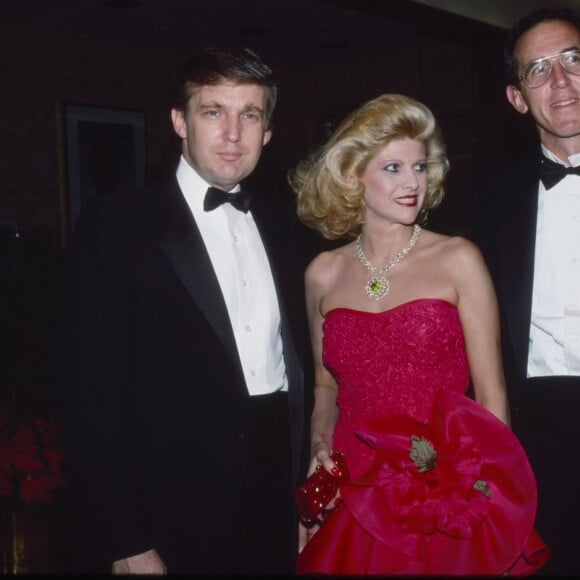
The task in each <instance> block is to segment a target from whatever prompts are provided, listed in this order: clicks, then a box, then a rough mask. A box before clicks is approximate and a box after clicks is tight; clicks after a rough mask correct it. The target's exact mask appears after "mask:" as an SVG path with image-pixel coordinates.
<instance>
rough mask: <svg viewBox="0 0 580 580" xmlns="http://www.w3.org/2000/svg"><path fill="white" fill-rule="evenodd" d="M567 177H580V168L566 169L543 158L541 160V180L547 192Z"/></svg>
mask: <svg viewBox="0 0 580 580" xmlns="http://www.w3.org/2000/svg"><path fill="white" fill-rule="evenodd" d="M566 175H580V166H578V167H566V166H565V165H562V164H561V163H555V162H554V161H552V160H551V159H548V158H547V157H543V156H542V158H541V160H540V179H541V180H542V182H543V184H544V187H545V188H546V189H547V190H548V189H550V188H552V187H554V185H556V184H557V183H558V182H559V181H561V180H562V179H564V177H566Z"/></svg>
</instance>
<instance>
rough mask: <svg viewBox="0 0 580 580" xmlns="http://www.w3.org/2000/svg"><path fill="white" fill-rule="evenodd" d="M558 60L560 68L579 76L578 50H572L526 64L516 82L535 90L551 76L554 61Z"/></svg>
mask: <svg viewBox="0 0 580 580" xmlns="http://www.w3.org/2000/svg"><path fill="white" fill-rule="evenodd" d="M555 59H558V60H559V61H560V64H561V65H562V68H563V69H564V70H566V71H567V72H569V73H570V74H573V75H580V50H579V49H577V48H572V49H571V50H565V51H564V52H559V53H558V54H554V55H552V56H545V57H543V58H538V59H537V60H533V61H532V62H530V63H529V64H527V65H526V66H525V68H524V70H523V72H522V74H520V76H519V77H518V80H520V81H522V82H523V83H524V84H525V85H526V86H527V87H529V88H530V89H537V88H539V87H541V86H542V85H545V84H546V83H547V82H548V79H549V78H550V75H551V74H552V69H553V68H554V64H553V63H554V60H555Z"/></svg>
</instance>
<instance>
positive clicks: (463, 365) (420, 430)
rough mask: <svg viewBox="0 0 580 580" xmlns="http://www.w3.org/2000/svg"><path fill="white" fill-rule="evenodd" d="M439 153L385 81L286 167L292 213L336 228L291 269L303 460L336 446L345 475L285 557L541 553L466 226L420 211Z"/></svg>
mask: <svg viewBox="0 0 580 580" xmlns="http://www.w3.org/2000/svg"><path fill="white" fill-rule="evenodd" d="M447 168H448V161H447V158H446V153H445V146H444V143H443V140H442V137H441V134H440V131H439V129H438V127H437V124H436V122H435V119H434V117H433V115H432V113H431V111H430V110H429V109H428V108H427V107H426V106H424V105H423V104H422V103H419V102H418V101H416V100H414V99H411V98H409V97H406V96H403V95H395V94H387V95H382V96H380V97H378V98H376V99H374V100H372V101H370V102H368V103H366V104H364V105H362V106H361V107H360V108H359V109H357V110H355V111H354V112H352V113H351V114H350V115H349V116H348V117H347V118H346V119H345V120H344V121H343V122H342V123H341V125H340V126H339V127H338V128H337V129H336V131H335V133H334V134H333V135H332V136H331V138H330V139H329V141H328V143H327V144H326V145H325V146H324V147H322V148H321V150H320V151H319V152H317V153H316V154H315V155H313V156H312V157H310V158H309V159H307V160H305V161H304V162H303V163H301V164H299V165H298V167H296V168H295V169H294V170H293V171H291V172H290V174H289V181H290V183H291V185H292V187H293V189H294V190H295V192H296V193H297V197H298V215H299V217H300V219H301V220H302V221H303V222H304V223H305V224H307V225H309V226H311V227H312V228H314V229H316V230H318V231H319V232H320V233H321V234H322V235H323V236H324V237H326V238H329V239H340V238H344V239H346V240H347V243H346V244H345V245H342V246H340V247H338V248H337V249H334V250H331V251H326V252H323V253H321V254H320V255H318V256H317V257H316V258H315V259H314V260H313V261H312V262H311V264H310V265H309V267H308V269H307V271H306V275H305V279H306V292H307V294H306V297H307V308H308V316H309V327H310V332H311V339H312V349H313V354H314V361H315V377H314V385H315V386H314V401H315V402H314V409H313V413H312V422H311V451H312V460H311V465H310V473H312V472H313V471H314V470H315V469H316V468H317V467H318V466H322V467H319V469H325V470H327V471H328V472H330V473H331V474H335V475H336V474H337V473H338V472H339V469H338V466H337V464H336V463H335V462H334V461H333V460H332V459H331V453H332V452H334V451H339V452H341V453H342V454H343V456H344V457H345V459H346V462H347V466H348V472H349V477H350V479H349V480H348V481H347V482H346V483H345V484H343V485H342V486H341V487H340V490H339V493H338V494H337V496H336V498H335V499H334V500H333V501H332V502H330V503H329V504H328V506H327V509H326V510H325V511H324V513H323V515H322V516H321V517H320V518H319V519H318V520H317V521H315V522H309V525H306V524H305V523H302V525H301V530H300V534H301V536H300V550H301V553H300V555H299V560H298V572H299V573H326V574H382V575H386V574H396V575H400V574H414V575H423V574H438V575H455V574H457V575H470V574H504V573H510V574H528V573H531V572H533V571H535V570H536V569H538V568H539V567H540V566H541V565H542V564H543V563H544V561H545V559H546V557H547V553H548V550H547V548H546V546H545V545H544V544H543V542H542V540H541V539H540V538H539V536H538V535H537V534H536V532H535V530H534V528H533V523H534V517H535V509H536V487H535V481H534V476H533V473H532V471H531V469H530V466H529V464H528V462H527V458H526V455H525V453H524V451H523V449H522V448H521V446H520V444H519V442H518V441H517V439H516V438H515V436H514V435H513V433H512V432H511V430H510V428H509V408H508V401H507V395H506V385H505V381H504V375H503V369H502V363H501V352H500V340H499V321H498V309H497V305H496V298H495V294H494V290H493V286H492V283H491V281H490V277H489V274H488V271H487V269H486V267H485V264H484V261H483V259H482V257H481V255H480V252H479V250H478V248H477V247H476V246H475V245H474V244H472V243H471V242H469V241H468V240H466V239H464V238H461V237H449V236H445V235H441V234H439V233H435V232H432V231H429V230H427V229H425V228H423V227H422V225H421V224H423V223H424V222H425V217H426V214H427V212H428V211H430V210H432V209H435V208H436V207H437V206H438V205H439V204H440V202H441V200H442V198H443V193H444V192H443V180H444V177H445V174H446V171H447ZM348 240H350V241H348ZM470 381H471V384H472V386H473V393H474V399H475V400H472V399H471V398H469V397H468V396H467V395H466V393H467V390H468V386H469V385H470Z"/></svg>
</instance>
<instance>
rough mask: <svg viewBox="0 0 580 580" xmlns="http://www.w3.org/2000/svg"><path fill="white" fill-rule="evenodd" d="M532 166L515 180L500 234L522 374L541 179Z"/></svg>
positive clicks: (505, 294) (511, 328)
mask: <svg viewBox="0 0 580 580" xmlns="http://www.w3.org/2000/svg"><path fill="white" fill-rule="evenodd" d="M530 165H531V166H530V167H529V168H527V171H525V172H521V173H520V174H519V175H518V176H517V179H515V180H514V183H513V189H512V192H511V193H512V195H517V201H516V203H514V204H513V205H511V211H510V215H509V219H507V220H506V221H505V222H504V224H503V229H502V231H501V233H500V239H501V245H500V267H501V275H500V279H501V281H502V282H501V283H502V287H501V289H500V291H501V292H502V294H503V300H504V304H505V305H506V308H505V310H506V311H505V315H506V317H507V321H508V328H509V331H510V335H511V337H512V342H513V347H514V354H515V357H516V364H517V366H518V370H519V371H520V373H522V374H523V376H525V374H526V369H527V358H528V348H529V327H530V319H531V311H532V290H533V279H534V257H535V256H534V254H535V240H536V223H537V207H538V179H539V174H538V171H537V170H535V169H534V168H535V167H537V165H536V164H533V165H532V164H530ZM516 192H518V193H516ZM508 193H509V192H508Z"/></svg>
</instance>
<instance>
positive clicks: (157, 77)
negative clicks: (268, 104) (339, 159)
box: [0, 0, 570, 568]
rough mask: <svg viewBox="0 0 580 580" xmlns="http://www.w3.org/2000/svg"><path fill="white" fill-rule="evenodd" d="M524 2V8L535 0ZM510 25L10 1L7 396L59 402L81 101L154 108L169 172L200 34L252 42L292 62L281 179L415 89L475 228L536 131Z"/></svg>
mask: <svg viewBox="0 0 580 580" xmlns="http://www.w3.org/2000/svg"><path fill="white" fill-rule="evenodd" d="M470 3H471V2H464V4H470ZM488 4H491V5H493V3H488ZM510 4H511V3H510ZM516 4H518V6H519V5H520V4H521V12H522V14H523V13H524V12H526V11H527V10H525V8H526V7H527V4H530V7H532V6H531V5H532V4H534V5H535V4H536V3H532V2H530V3H516ZM547 4H550V5H552V6H554V5H555V4H563V5H567V4H570V3H569V2H568V3H566V2H564V3H554V2H547ZM473 5H474V6H476V5H479V6H481V4H478V3H477V2H473ZM512 7H513V6H512ZM533 7H535V6H533ZM518 16H519V14H518ZM506 25H507V26H509V25H511V22H509V23H506ZM504 36H505V30H504V28H502V27H501V26H496V25H491V24H487V23H485V22H481V21H478V20H474V19H472V18H468V17H465V16H458V15H456V14H453V13H450V12H446V11H442V10H439V9H435V8H431V7H429V6H426V5H424V4H423V3H418V2H412V1H408V0H382V1H381V0H374V1H373V0H292V1H285V2H277V1H274V0H247V1H245V2H244V1H241V0H237V1H235V2H234V1H228V0H211V1H209V0H208V1H207V2H200V1H198V0H54V1H51V2H45V1H41V0H39V1H33V0H18V1H16V0H13V1H10V2H5V3H3V6H2V10H1V12H0V73H1V77H2V90H0V127H1V129H2V130H1V133H0V151H1V154H0V175H1V176H2V185H1V187H0V404H2V405H13V404H16V405H19V406H24V407H33V406H34V407H40V408H42V409H46V410H47V412H51V411H52V409H53V406H54V400H55V391H56V384H55V383H56V381H55V354H56V353H55V350H56V348H55V336H56V328H57V325H58V312H59V306H60V303H59V301H60V289H61V279H62V266H63V257H64V254H65V251H66V247H67V243H68V239H69V233H70V229H71V226H72V221H71V212H70V198H69V196H70V194H71V191H70V188H69V186H68V175H69V171H70V168H69V167H68V166H67V148H68V147H70V146H71V144H70V143H68V142H67V138H66V131H65V115H64V111H65V110H66V106H67V105H69V104H75V105H85V106H94V107H102V108H112V109H119V110H126V111H138V112H142V113H143V114H144V117H145V151H146V162H145V170H144V175H143V179H144V180H145V181H150V180H152V179H156V178H157V177H159V176H160V175H162V174H164V173H165V172H167V171H171V170H172V169H173V168H174V166H175V163H176V160H177V158H178V155H179V143H178V140H177V138H176V137H175V136H174V135H173V133H172V129H171V125H170V119H169V108H168V98H169V91H170V88H171V86H172V83H173V80H174V77H175V74H176V72H177V70H178V68H179V67H180V66H181V64H182V63H183V62H184V60H185V59H186V57H187V56H188V54H189V52H190V51H191V49H193V48H195V47H197V46H199V45H204V44H208V43H214V42H222V41H227V42H237V43H242V44H245V45H247V46H249V47H251V48H253V49H255V50H256V51H257V52H259V53H260V54H261V55H262V56H263V57H264V59H265V60H266V61H267V62H269V63H271V64H272V66H273V68H274V69H275V71H276V72H277V74H278V76H279V78H280V97H279V104H278V107H277V110H276V112H275V116H274V137H273V139H272V141H271V143H270V144H269V145H268V147H266V149H265V151H264V156H263V158H262V161H261V164H260V166H259V169H258V171H257V173H256V176H255V179H256V180H259V181H261V182H262V185H263V187H266V188H270V189H271V190H272V192H273V195H274V194H279V192H281V191H283V188H284V181H285V180H284V176H285V174H286V172H287V171H288V169H289V168H290V167H292V166H293V165H294V164H295V163H296V162H297V161H298V160H299V159H300V158H302V157H303V156H304V155H306V154H307V152H308V151H309V150H310V149H311V148H313V147H315V146H316V145H318V144H320V143H321V142H322V141H323V140H324V139H325V138H326V137H327V135H328V132H329V131H330V130H331V129H332V128H333V126H334V125H335V124H336V122H337V121H338V120H340V119H341V118H342V117H343V116H344V114H346V113H347V112H348V111H350V110H351V109H353V108H354V107H356V106H358V105H359V104H361V103H362V102H364V101H366V100H368V99H370V98H374V97H375V96H378V95H379V94H382V93H386V92H399V93H404V94H407V95H409V96H412V97H415V98H417V99H419V100H421V101H423V102H424V103H425V104H426V105H427V106H429V107H430V108H431V109H432V110H433V112H434V113H435V116H436V117H437V119H438V120H439V123H440V125H441V127H442V129H443V133H444V136H445V138H446V141H447V144H448V156H449V159H450V162H451V171H450V173H449V177H448V181H447V188H446V189H447V197H446V200H445V202H444V204H443V205H442V207H441V208H440V209H439V210H437V212H435V214H434V215H433V216H432V217H431V218H430V223H429V226H430V227H431V228H433V229H436V230H439V231H443V232H446V233H457V234H463V235H469V231H468V224H469V221H470V212H471V211H472V208H471V193H472V190H473V186H474V184H475V183H477V181H478V180H479V179H480V176H481V175H482V174H483V173H484V172H485V171H486V170H487V169H488V167H490V166H493V165H495V164H497V163H501V162H502V160H503V159H504V158H507V157H510V156H511V155H512V154H514V153H515V152H517V151H520V150H522V149H524V148H526V147H532V146H533V145H534V143H535V140H536V136H535V131H534V128H533V126H532V124H531V122H530V120H529V119H527V118H524V117H521V116H519V115H517V114H516V113H515V112H514V111H513V110H511V108H510V107H509V105H508V104H507V102H506V100H505V97H504V84H503V79H502V61H501V53H502V46H503V40H504ZM111 151H113V144H112V143H111ZM104 153H106V151H105V152H104ZM100 154H101V155H102V154H103V152H102V151H101V152H100ZM89 155H90V152H89ZM95 155H97V153H96V152H95ZM105 157H106V155H105ZM96 163H97V165H98V163H99V162H98V161H96ZM104 169H105V165H103V172H104ZM104 177H105V178H106V177H107V176H104ZM61 548H62V546H61ZM59 566H61V565H57V567H59ZM65 568H66V567H65Z"/></svg>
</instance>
